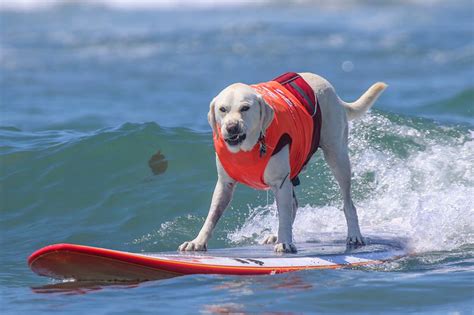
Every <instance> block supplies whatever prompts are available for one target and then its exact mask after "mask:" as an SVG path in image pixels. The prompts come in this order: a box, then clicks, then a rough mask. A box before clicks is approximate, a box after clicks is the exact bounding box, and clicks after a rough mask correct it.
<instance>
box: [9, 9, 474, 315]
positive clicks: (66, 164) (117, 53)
mask: <svg viewBox="0 0 474 315" xmlns="http://www.w3.org/2000/svg"><path fill="white" fill-rule="evenodd" d="M473 20H474V4H473V3H472V1H408V0H406V1H385V2H381V1H380V2H378V1H369V0H366V1H295V2H289V3H287V2H279V1H274V2H272V1H258V2H249V1H243V2H242V1H237V2H228V1H226V2H217V1H202V2H199V3H196V2H193V1H177V2H173V1H156V2H152V1H131V0H130V1H126V0H116V1H113V0H103V1H74V2H66V1H25V0H23V1H2V4H1V5H0V167H1V170H0V197H1V198H0V211H1V212H0V263H1V268H0V311H1V313H2V314H30V313H44V314H50V313H69V314H76V313H77V314H83V313H84V312H91V313H97V314H109V313H111V314H120V313H173V314H175V313H176V314H181V313H187V314H195V313H211V314H212V313H214V314H226V313H260V312H263V313H295V314H301V313H351V314H354V313H359V314H368V313H391V314H400V313H416V314H472V313H473V311H474V171H473V162H474V141H473V137H474V131H473V130H474V127H473V125H474V79H473V78H474V24H473ZM286 71H310V72H315V73H318V74H320V75H322V76H324V77H326V78H327V79H328V80H329V81H330V82H332V83H333V85H334V86H335V87H336V90H337V92H338V94H339V95H340V96H341V98H343V99H344V100H347V101H351V100H354V99H356V98H357V97H358V96H359V95H360V94H361V93H362V92H363V91H365V89H366V88H367V87H368V86H370V84H372V83H373V82H376V81H384V82H387V83H388V84H389V88H388V89H387V90H386V91H385V92H384V94H383V95H382V97H381V98H380V99H379V101H378V102H377V103H376V105H375V107H374V109H373V110H372V111H371V112H370V113H369V114H368V115H366V116H365V117H364V118H362V119H361V120H358V121H354V122H352V123H351V125H350V154H351V160H352V166H353V192H354V200H355V203H356V206H357V208H358V211H359V217H360V224H361V229H362V232H363V234H364V235H365V236H368V237H385V238H399V237H403V238H405V239H406V240H407V244H406V246H407V248H408V249H409V251H410V253H411V255H409V256H407V257H405V258H401V259H399V260H396V261H392V262H389V263H384V264H382V265H378V266H375V267H364V268H355V269H345V270H327V271H304V272H296V273H290V274H282V275H275V276H259V277H231V276H216V275H197V276H185V277H178V278H173V279H168V280H163V281H152V282H146V283H141V284H128V285H118V284H117V285H109V286H104V285H96V284H90V285H87V286H86V285H79V286H78V285H77V284H74V283H58V282H57V281H53V280H51V279H47V278H42V277H39V276H37V275H35V274H33V273H32V272H31V271H30V270H29V269H28V266H27V264H26V259H27V257H28V256H29V254H31V253H32V252H33V251H35V250H36V249H39V248H40V247H42V246H45V245H48V244H53V243H60V242H68V243H78V244H85V245H92V246H100V247H107V248H113V249H119V250H128V251H135V252H145V251H146V252H158V251H169V250H174V249H176V248H177V246H178V245H180V244H181V243H182V242H183V241H186V240H189V239H192V238H193V237H194V236H195V234H196V233H197V232H198V231H199V229H200V227H201V225H202V223H203V222H204V218H205V216H206V214H207V211H208V206H209V203H210V199H211V192H212V189H213V187H214V184H215V180H216V173H215V166H214V155H213V148H212V140H211V132H210V128H209V126H208V124H207V118H206V114H207V111H208V104H209V101H210V100H211V99H212V98H213V97H214V96H215V95H216V94H217V93H218V92H219V91H220V90H221V89H223V88H224V87H225V86H227V85H228V84H230V83H233V82H246V83H255V82H261V81H265V80H269V79H271V78H273V77H275V76H277V75H279V74H281V73H283V72H286ZM158 152H159V154H158ZM301 180H302V185H301V186H299V187H298V189H297V195H298V197H299V201H300V209H299V212H298V216H297V219H296V222H295V227H294V232H295V240H296V243H297V244H298V243H302V242H306V241H312V240H329V241H331V240H340V239H343V238H344V237H345V235H344V233H345V228H346V227H345V223H344V222H345V220H344V217H343V213H342V212H341V211H340V209H341V207H342V201H341V198H340V196H339V192H338V187H337V184H336V183H335V181H334V179H333V177H332V176H331V174H330V171H329V169H328V167H327V166H326V165H325V162H324V160H323V159H322V157H321V153H320V152H318V153H317V154H316V155H315V157H314V158H313V160H312V161H311V163H310V165H309V167H308V170H307V172H306V173H304V174H303V175H302V176H301ZM276 225H277V219H276V209H275V204H274V202H273V196H272V195H271V194H267V192H264V191H253V190H251V189H249V188H246V187H238V188H237V191H236V194H235V198H234V201H233V203H232V205H231V207H230V208H229V209H228V210H227V212H226V213H225V214H224V216H223V218H222V219H221V221H220V222H219V225H218V227H217V229H216V231H215V233H214V237H213V239H212V240H211V242H210V243H209V247H212V248H220V247H235V246H240V245H247V244H254V243H258V242H259V241H261V240H262V239H263V238H264V237H265V236H266V235H268V234H269V233H271V232H274V231H275V229H276Z"/></svg>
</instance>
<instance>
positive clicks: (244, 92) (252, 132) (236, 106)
mask: <svg viewBox="0 0 474 315" xmlns="http://www.w3.org/2000/svg"><path fill="white" fill-rule="evenodd" d="M208 120H209V124H210V125H211V127H212V130H213V131H214V133H215V134H216V135H217V137H219V136H222V137H223V138H224V141H225V143H226V145H227V148H228V149H229V151H230V152H233V153H237V152H238V151H240V150H242V151H250V150H252V148H253V147H254V146H255V145H256V144H257V142H258V138H259V136H260V134H261V133H262V134H265V130H266V129H267V127H268V126H269V125H270V123H271V121H272V120H273V109H272V108H271V107H270V106H269V105H268V104H267V103H266V102H265V100H264V99H263V97H262V96H261V95H259V94H258V93H256V92H255V91H254V90H253V89H252V88H251V87H250V86H248V85H246V84H242V83H236V84H232V85H230V86H228V87H227V88H225V89H224V90H222V91H221V92H220V93H219V94H218V95H217V96H216V97H215V98H214V99H213V100H212V102H211V105H210V108H209V114H208Z"/></svg>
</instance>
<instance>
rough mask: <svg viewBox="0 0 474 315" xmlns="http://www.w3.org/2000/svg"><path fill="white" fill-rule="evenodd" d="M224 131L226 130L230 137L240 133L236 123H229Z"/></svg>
mask: <svg viewBox="0 0 474 315" xmlns="http://www.w3.org/2000/svg"><path fill="white" fill-rule="evenodd" d="M226 129H227V132H228V133H229V134H230V135H235V134H238V133H240V127H239V123H237V122H232V123H229V124H228V125H227V126H226Z"/></svg>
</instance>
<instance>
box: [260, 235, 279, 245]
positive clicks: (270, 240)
mask: <svg viewBox="0 0 474 315" xmlns="http://www.w3.org/2000/svg"><path fill="white" fill-rule="evenodd" d="M276 242H277V237H276V236H275V235H270V236H267V238H266V239H265V240H264V241H263V242H262V244H275V243H276Z"/></svg>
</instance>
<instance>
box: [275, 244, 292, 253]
mask: <svg viewBox="0 0 474 315" xmlns="http://www.w3.org/2000/svg"><path fill="white" fill-rule="evenodd" d="M274 250H275V252H277V253H296V252H297V250H296V246H295V245H294V244H293V243H278V244H276V245H275V248H274Z"/></svg>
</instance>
